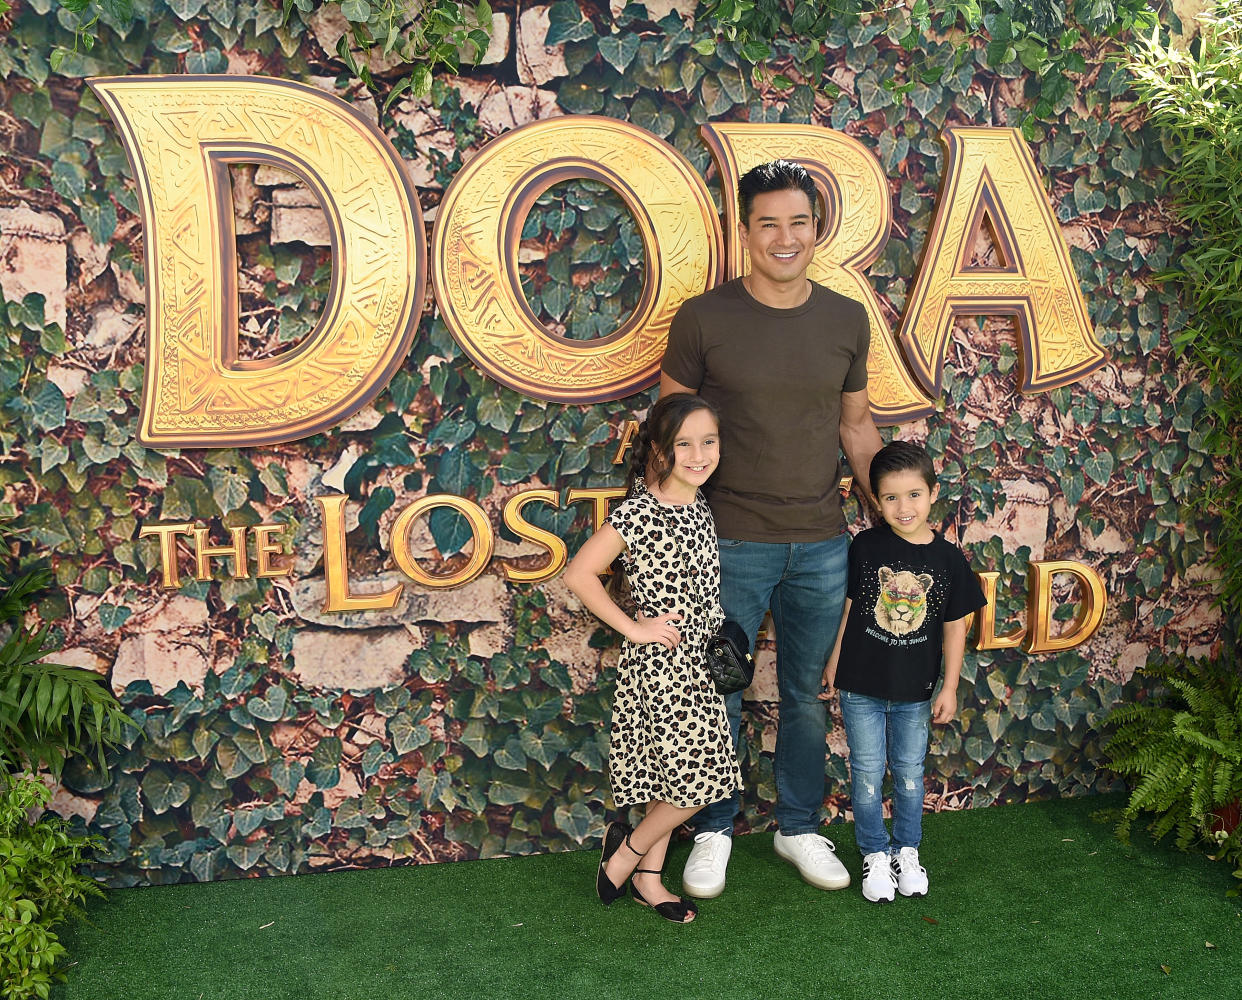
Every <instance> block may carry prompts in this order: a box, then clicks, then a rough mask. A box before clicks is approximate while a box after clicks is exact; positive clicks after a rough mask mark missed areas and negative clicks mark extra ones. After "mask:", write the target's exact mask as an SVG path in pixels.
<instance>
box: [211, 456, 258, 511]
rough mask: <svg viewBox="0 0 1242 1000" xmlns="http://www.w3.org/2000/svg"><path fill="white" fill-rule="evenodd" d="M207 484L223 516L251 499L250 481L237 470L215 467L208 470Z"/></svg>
mask: <svg viewBox="0 0 1242 1000" xmlns="http://www.w3.org/2000/svg"><path fill="white" fill-rule="evenodd" d="M207 482H209V483H210V484H211V495H212V497H213V498H214V499H215V501H216V506H218V507H219V508H220V512H221V513H222V514H227V513H229V511H234V510H237V509H238V508H239V507H241V505H242V504H244V503H245V502H246V501H247V500H248V499H249V498H250V480H249V479H248V478H247V477H246V476H243V475H242V474H241V473H239V472H238V471H237V470H236V469H229V468H225V467H222V466H218V465H213V466H212V467H211V468H210V469H208V470H207Z"/></svg>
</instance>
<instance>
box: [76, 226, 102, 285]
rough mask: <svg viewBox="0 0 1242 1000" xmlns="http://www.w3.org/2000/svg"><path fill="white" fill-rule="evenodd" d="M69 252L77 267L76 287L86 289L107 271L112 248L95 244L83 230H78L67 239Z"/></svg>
mask: <svg viewBox="0 0 1242 1000" xmlns="http://www.w3.org/2000/svg"><path fill="white" fill-rule="evenodd" d="M69 252H70V253H71V254H73V259H74V261H75V262H76V263H77V265H78V287H79V288H86V287H87V286H88V285H89V284H91V282H93V281H94V280H95V279H96V278H98V277H99V276H100V275H101V274H103V272H104V271H106V270H107V269H108V257H109V256H110V255H111V253H112V246H111V244H108V243H96V242H95V241H94V240H93V239H91V234H90V233H88V232H87V231H86V230H85V229H79V230H78V231H77V232H76V233H74V234H73V235H72V236H70V237H69Z"/></svg>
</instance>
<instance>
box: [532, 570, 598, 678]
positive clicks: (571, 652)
mask: <svg viewBox="0 0 1242 1000" xmlns="http://www.w3.org/2000/svg"><path fill="white" fill-rule="evenodd" d="M539 589H540V590H542V591H543V596H544V597H546V598H547V601H548V606H547V614H548V621H549V622H550V623H551V625H552V634H551V635H548V636H546V637H545V638H544V639H543V648H544V649H546V650H547V651H548V654H549V655H550V656H551V657H552V658H553V659H554V660H559V661H560V662H561V663H563V664H565V666H566V667H568V668H569V673H570V677H571V678H572V680H573V689H574V692H575V693H580V692H581V691H585V690H587V689H588V688H590V687H591V686H592V685H593V684H594V683H595V678H596V676H597V675H598V673H599V669H600V651H599V650H597V649H592V648H591V647H590V645H588V639H590V636H591V633H592V632H594V631H595V629H596V628H598V627H599V620H598V619H597V618H596V617H595V616H594V615H593V614H591V612H589V611H588V610H587V609H586V608H585V607H584V606H583V604H582V602H581V601H579V600H578V598H577V597H575V596H574V594H573V592H572V591H571V590H570V589H569V588H568V587H567V586H565V582H564V580H563V579H562V578H561V577H559V576H558V577H557V578H556V579H554V580H549V581H547V582H546V583H541V584H539Z"/></svg>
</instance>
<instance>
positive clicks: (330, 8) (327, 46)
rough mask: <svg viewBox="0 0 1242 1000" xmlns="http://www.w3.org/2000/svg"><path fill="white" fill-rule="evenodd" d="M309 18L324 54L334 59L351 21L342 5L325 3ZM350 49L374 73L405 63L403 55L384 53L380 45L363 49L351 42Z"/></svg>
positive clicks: (387, 70)
mask: <svg viewBox="0 0 1242 1000" xmlns="http://www.w3.org/2000/svg"><path fill="white" fill-rule="evenodd" d="M307 20H308V21H309V22H310V28H311V31H312V32H314V35H315V40H316V41H317V42H319V47H320V48H322V49H323V51H324V54H325V55H327V56H328V57H329V58H332V59H335V58H337V56H336V45H337V43H338V42H339V41H340V40H341V38H342V36H343V35H344V34H345V33H346V32H347V31H348V30H349V21H348V20H346V18H345V15H344V14H342V13H341V8H340V5H338V4H324V5H323V6H322V7H320V8H318V9H317V10H316V11H315V12H314V13H313V14H311V15H309V16H308V17H307ZM349 51H350V52H352V53H353V55H354V58H355V59H356V60H357V61H358V62H359V63H360V64H365V65H366V66H367V68H369V69H370V70H371V72H372V73H376V74H380V73H389V72H391V71H392V70H394V69H397V68H398V67H400V66H402V65H403V63H402V60H401V57H400V56H398V55H397V54H396V53H395V52H390V53H388V55H384V54H383V49H382V48H380V47H376V48H375V49H374V50H372V49H371V48H370V47H369V46H368V47H367V48H365V49H363V48H360V47H359V46H358V45H356V44H351V45H350V47H349Z"/></svg>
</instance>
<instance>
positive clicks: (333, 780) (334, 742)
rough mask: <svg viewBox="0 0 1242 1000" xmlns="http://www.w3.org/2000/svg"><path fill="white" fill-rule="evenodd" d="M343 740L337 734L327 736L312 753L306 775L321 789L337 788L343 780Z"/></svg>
mask: <svg viewBox="0 0 1242 1000" xmlns="http://www.w3.org/2000/svg"><path fill="white" fill-rule="evenodd" d="M340 764H341V740H340V738H339V737H337V736H325V737H324V738H323V739H321V740H320V741H319V744H318V745H317V746H316V747H315V750H314V752H313V753H312V754H311V759H310V763H309V764H308V765H307V767H306V777H307V778H309V779H310V781H311V783H312V784H313V785H314V786H315V787H316V788H320V789H324V788H335V787H336V786H337V784H338V783H339V782H340V780H341V767H340Z"/></svg>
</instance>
